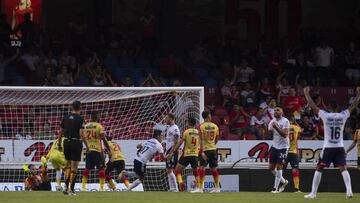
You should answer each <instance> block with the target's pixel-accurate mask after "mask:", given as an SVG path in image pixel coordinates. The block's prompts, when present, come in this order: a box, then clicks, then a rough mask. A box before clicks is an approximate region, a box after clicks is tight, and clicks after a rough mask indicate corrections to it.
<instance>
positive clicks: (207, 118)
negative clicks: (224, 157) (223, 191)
mask: <svg viewBox="0 0 360 203" xmlns="http://www.w3.org/2000/svg"><path fill="white" fill-rule="evenodd" d="M201 116H202V117H203V119H204V122H203V123H202V124H201V125H200V167H199V176H200V186H201V187H200V188H198V190H197V191H196V190H195V191H194V192H203V190H204V181H205V167H206V166H207V165H209V166H210V170H211V173H212V175H213V177H214V182H215V189H214V190H213V191H211V192H220V175H219V172H218V170H217V166H218V156H217V151H216V150H217V148H216V144H217V142H218V137H219V128H218V126H217V125H216V124H215V123H213V122H211V114H210V112H209V111H203V112H202V113H201Z"/></svg>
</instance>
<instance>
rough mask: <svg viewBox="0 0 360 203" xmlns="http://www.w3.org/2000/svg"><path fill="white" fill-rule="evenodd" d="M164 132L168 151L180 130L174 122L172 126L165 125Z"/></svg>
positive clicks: (178, 135) (177, 137)
mask: <svg viewBox="0 0 360 203" xmlns="http://www.w3.org/2000/svg"><path fill="white" fill-rule="evenodd" d="M165 132H166V138H165V143H166V151H168V150H169V149H171V148H172V147H173V146H174V142H175V141H176V140H178V139H179V137H180V130H179V127H178V126H177V125H176V124H174V125H172V126H167V128H166V131H165Z"/></svg>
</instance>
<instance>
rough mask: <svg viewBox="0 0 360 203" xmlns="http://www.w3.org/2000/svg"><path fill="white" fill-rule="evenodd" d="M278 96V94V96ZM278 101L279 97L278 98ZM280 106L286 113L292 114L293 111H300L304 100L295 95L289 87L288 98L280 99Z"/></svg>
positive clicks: (292, 88) (293, 89) (293, 90)
mask: <svg viewBox="0 0 360 203" xmlns="http://www.w3.org/2000/svg"><path fill="white" fill-rule="evenodd" d="M279 95H280V94H279ZM278 98H279V99H278V100H280V96H278ZM281 104H282V106H283V108H284V110H285V111H286V112H289V113H293V112H295V111H300V109H301V108H302V107H303V106H304V104H305V102H304V100H303V99H302V98H301V97H300V96H298V95H297V94H296V90H295V88H294V87H291V88H290V90H289V96H286V97H284V98H283V99H282V101H281Z"/></svg>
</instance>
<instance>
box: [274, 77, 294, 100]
mask: <svg viewBox="0 0 360 203" xmlns="http://www.w3.org/2000/svg"><path fill="white" fill-rule="evenodd" d="M276 83H277V85H276V89H277V91H278V93H279V94H280V97H285V96H288V95H289V91H290V88H291V85H290V84H289V83H288V80H287V79H286V77H285V72H283V73H281V74H280V75H279V76H278V77H277V78H276Z"/></svg>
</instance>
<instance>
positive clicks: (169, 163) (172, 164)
mask: <svg viewBox="0 0 360 203" xmlns="http://www.w3.org/2000/svg"><path fill="white" fill-rule="evenodd" d="M170 151H171V148H170V149H168V150H167V151H166V155H167V154H169V153H170ZM178 156H179V153H178V151H177V150H176V152H174V156H173V157H172V158H171V159H170V160H168V159H166V168H167V169H174V168H175V167H176V164H177V162H178Z"/></svg>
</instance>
